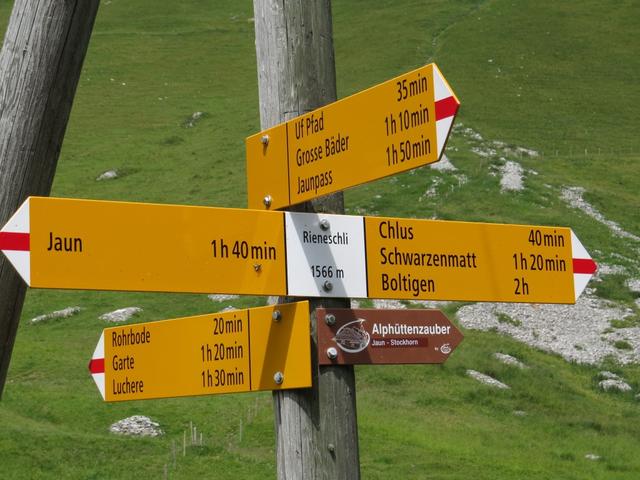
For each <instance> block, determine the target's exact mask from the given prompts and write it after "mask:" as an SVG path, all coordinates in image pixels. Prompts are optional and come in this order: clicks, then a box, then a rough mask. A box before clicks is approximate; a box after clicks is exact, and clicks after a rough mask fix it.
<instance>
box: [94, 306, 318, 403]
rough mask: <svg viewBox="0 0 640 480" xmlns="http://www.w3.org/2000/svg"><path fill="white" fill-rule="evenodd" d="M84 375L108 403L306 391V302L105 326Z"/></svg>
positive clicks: (308, 344) (308, 380)
mask: <svg viewBox="0 0 640 480" xmlns="http://www.w3.org/2000/svg"><path fill="white" fill-rule="evenodd" d="M89 371H90V372H91V375H92V376H93V379H94V381H95V382H96V385H97V386H98V390H100V393H101V395H102V398H103V399H104V400H106V401H108V402H117V401H123V400H143V399H151V398H167V397H182V396H195V395H213V394H218V393H232V392H252V391H257V390H280V389H290V388H306V387H310V386H311V341H310V333H309V303H308V302H297V303H290V304H282V305H272V306H268V307H259V308H250V309H244V310H235V311H229V312H224V313H212V314H209V315H198V316H195V317H185V318H176V319H173V320H163V321H159V322H149V323H138V324H133V325H125V326H119V327H112V328H106V329H104V331H103V333H102V335H101V336H100V340H99V341H98V345H97V346H96V349H95V352H94V354H93V357H92V359H91V362H90V363H89Z"/></svg>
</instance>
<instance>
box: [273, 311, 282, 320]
mask: <svg viewBox="0 0 640 480" xmlns="http://www.w3.org/2000/svg"><path fill="white" fill-rule="evenodd" d="M271 318H273V321H274V322H279V321H280V319H282V313H280V310H274V311H273V314H272V315H271Z"/></svg>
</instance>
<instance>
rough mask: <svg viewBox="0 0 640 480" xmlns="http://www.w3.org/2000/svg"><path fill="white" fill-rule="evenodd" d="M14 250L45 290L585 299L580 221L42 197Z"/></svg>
mask: <svg viewBox="0 0 640 480" xmlns="http://www.w3.org/2000/svg"><path fill="white" fill-rule="evenodd" d="M0 250H2V251H3V252H4V253H5V255H7V256H8V257H9V259H10V260H11V261H12V263H13V264H14V266H15V267H16V269H17V270H18V272H19V273H20V274H21V275H22V277H23V278H24V279H25V281H26V282H27V283H28V284H29V285H30V286H32V287H38V288H73V289H93V290H133V291H161V292H162V291H168V292H192V293H214V292H215V293H233V294H247V295H289V296H300V297H355V298H367V297H368V298H400V299H415V300H460V301H487V302H526V303H574V302H575V300H576V299H577V298H578V296H579V295H580V293H581V292H582V291H583V289H584V288H585V286H586V284H587V282H588V281H589V279H590V278H591V276H592V275H593V273H594V272H595V270H596V264H595V262H594V261H593V260H592V259H591V257H590V256H589V254H588V253H587V251H586V250H585V248H584V247H583V246H582V244H581V243H580V241H579V240H578V238H577V237H576V235H575V234H574V233H573V232H572V231H571V229H569V228H566V227H549V226H532V225H505V224H490V223H472V222H450V221H439V220H417V219H402V218H385V217H362V216H348V215H325V214H313V213H294V212H269V211H258V210H237V209H225V208H213V207H190V206H177V205H157V204H143V203H125V202H105V201H93V200H70V199H58V198H42V197H31V198H29V199H28V200H27V201H25V203H24V204H23V205H22V206H21V207H20V209H19V210H18V212H16V214H15V215H14V216H13V217H12V219H11V220H10V221H9V222H8V223H7V225H5V226H4V227H3V228H2V230H1V231H0Z"/></svg>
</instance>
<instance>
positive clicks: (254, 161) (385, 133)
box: [246, 64, 460, 209]
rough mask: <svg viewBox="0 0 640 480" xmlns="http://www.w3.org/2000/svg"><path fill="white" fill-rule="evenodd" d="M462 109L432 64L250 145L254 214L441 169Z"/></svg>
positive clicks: (249, 173) (263, 135)
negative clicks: (434, 166) (433, 166)
mask: <svg viewBox="0 0 640 480" xmlns="http://www.w3.org/2000/svg"><path fill="white" fill-rule="evenodd" d="M459 104H460V102H459V101H458V99H457V97H456V96H455V94H454V93H453V91H452V90H451V87H449V85H448V83H447V82H446V80H445V79H444V77H443V76H442V74H441V73H440V70H439V69H438V67H437V66H436V65H435V64H429V65H426V66H424V67H421V68H418V69H416V70H413V71H411V72H409V73H406V74H404V75H401V76H399V77H396V78H393V79H391V80H389V81H386V82H384V83H381V84H379V85H376V86H374V87H372V88H369V89H367V90H364V91H362V92H360V93H357V94H355V95H352V96H350V97H347V98H344V99H342V100H340V101H337V102H334V103H331V104H329V105H327V106H325V107H322V108H319V109H317V110H314V111H313V112H310V113H307V114H305V115H301V116H299V117H297V118H295V119H293V120H290V121H288V122H286V123H283V124H281V125H278V126H276V127H273V128H271V129H268V130H265V131H263V132H260V133H258V134H256V135H253V136H251V137H248V138H247V140H246V148H247V181H248V192H249V207H250V208H256V209H263V208H271V209H277V208H282V207H286V206H288V205H293V204H295V203H300V202H303V201H306V200H310V199H312V198H315V197H318V196H321V195H326V194H328V193H332V192H336V191H339V190H343V189H345V188H348V187H352V186H354V185H359V184H361V183H365V182H369V181H372V180H376V179H378V178H382V177H386V176H388V175H393V174H395V173H398V172H403V171H405V170H410V169H412V168H416V167H419V166H421V165H426V164H428V163H432V162H435V161H437V160H438V159H439V158H440V155H441V154H442V151H443V149H444V145H445V143H446V141H447V137H448V135H449V131H450V130H451V126H452V123H453V119H454V117H455V114H456V112H457V110H458V106H459Z"/></svg>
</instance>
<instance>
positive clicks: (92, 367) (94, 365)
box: [89, 358, 104, 375]
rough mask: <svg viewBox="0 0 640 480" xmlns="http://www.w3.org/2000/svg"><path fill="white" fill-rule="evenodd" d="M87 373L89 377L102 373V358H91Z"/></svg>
mask: <svg viewBox="0 0 640 480" xmlns="http://www.w3.org/2000/svg"><path fill="white" fill-rule="evenodd" d="M89 371H90V372H91V375H95V374H96V373H104V358H92V359H91V361H90V362H89Z"/></svg>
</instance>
